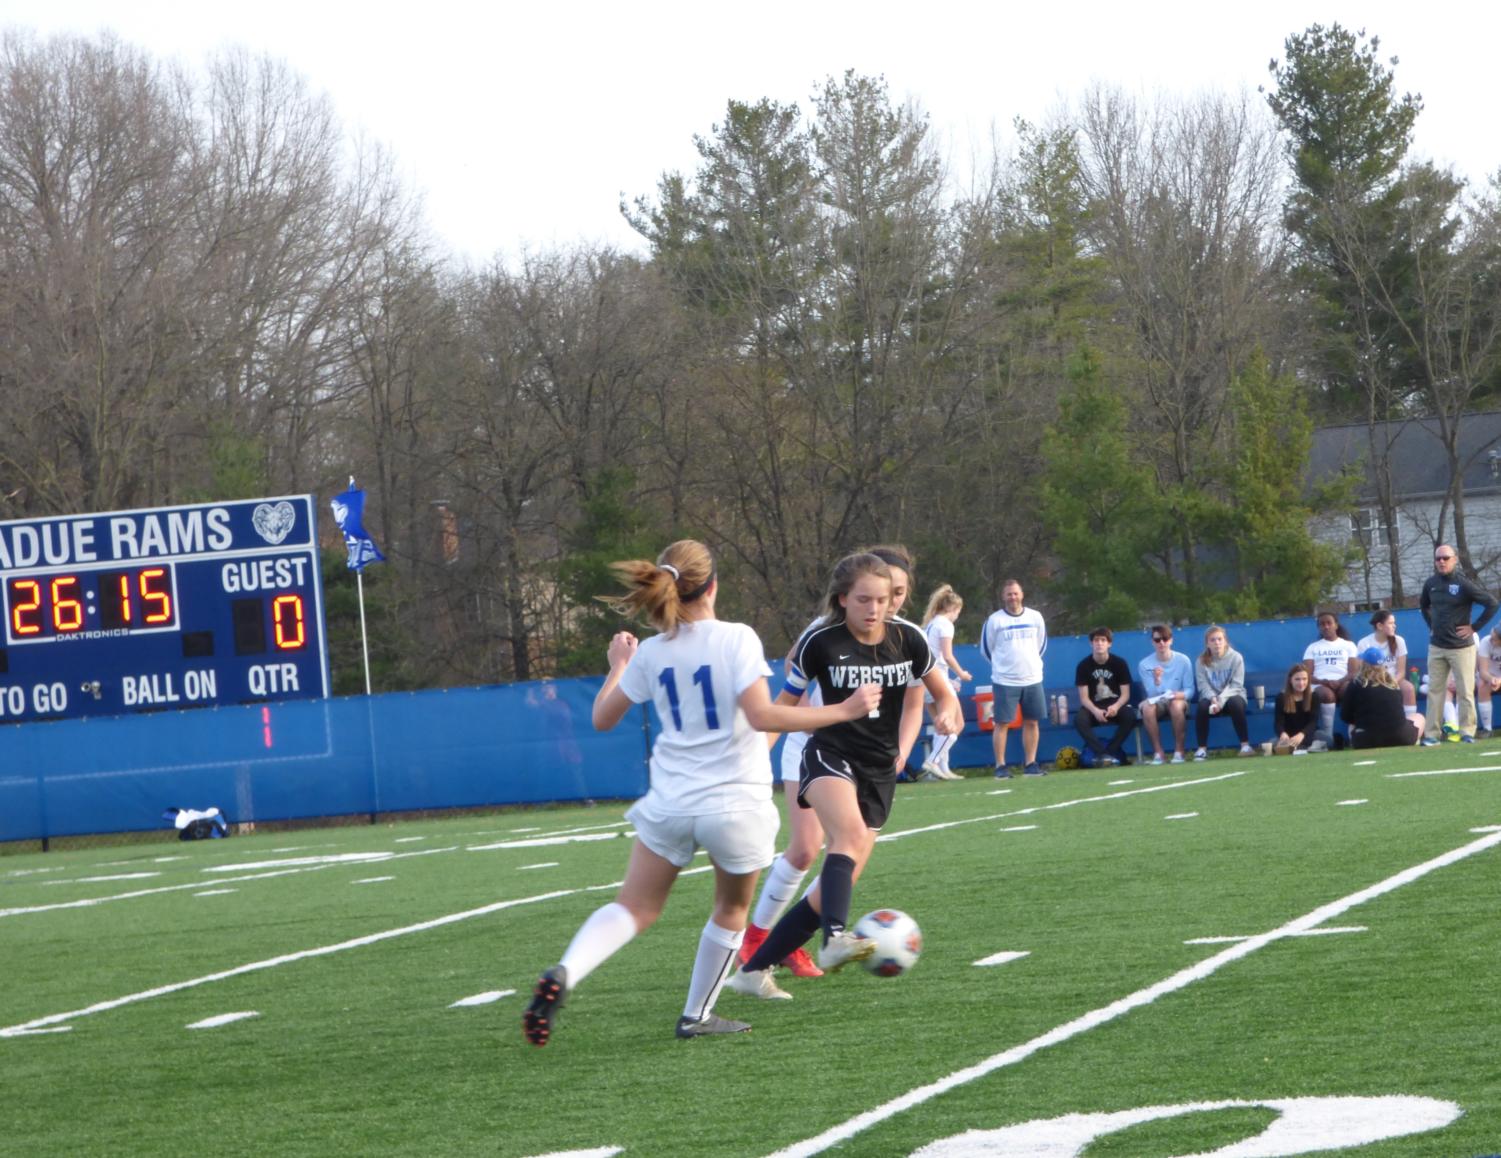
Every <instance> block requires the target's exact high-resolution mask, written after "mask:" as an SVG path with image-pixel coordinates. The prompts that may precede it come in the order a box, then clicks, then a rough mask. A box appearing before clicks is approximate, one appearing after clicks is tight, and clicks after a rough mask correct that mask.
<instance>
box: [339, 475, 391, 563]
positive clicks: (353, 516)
mask: <svg viewBox="0 0 1501 1158" xmlns="http://www.w3.org/2000/svg"><path fill="white" fill-rule="evenodd" d="M328 505H329V506H330V507H332V508H333V511H334V522H336V523H338V524H339V530H341V531H343V532H344V546H346V547H347V548H349V569H350V570H351V571H363V570H364V569H365V567H366V566H367V565H368V564H370V563H383V562H385V559H386V557H385V556H384V555H382V554H381V553H380V548H379V547H377V546H376V545H375V540H374V539H372V538H371V537H370V535H369V534H368V533H367V532H366V530H365V524H364V516H365V492H364V491H360V490H355V489H354V487H350V488H349V489H348V490H347V491H345V492H344V493H343V494H342V495H335V496H334V497H333V498H331V499H329V500H328Z"/></svg>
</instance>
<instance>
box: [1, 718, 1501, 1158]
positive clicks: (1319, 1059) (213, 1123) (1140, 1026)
mask: <svg viewBox="0 0 1501 1158" xmlns="http://www.w3.org/2000/svg"><path fill="white" fill-rule="evenodd" d="M1416 772H1433V773H1438V774H1433V775H1406V774H1407V773H1416ZM622 813H623V807H622V806H613V805H612V806H600V807H597V808H590V809H569V810H558V811H539V812H517V813H508V814H501V815H492V816H477V817H475V816H472V817H466V818H461V819H457V820H445V821H441V822H436V821H435V822H424V823H406V824H399V825H381V826H375V827H360V828H340V829H324V830H313V831H303V832H298V833H293V834H280V835H271V834H258V835H254V836H241V837H235V838H232V839H229V840H224V841H213V842H201V843H192V844H150V845H135V846H125V847H116V848H110V849H94V850H90V851H76V852H64V853H50V854H34V855H24V856H7V857H4V858H0V1074H3V1088H4V1095H3V1099H0V1152H3V1153H7V1154H9V1153H15V1154H31V1153H66V1154H100V1155H116V1154H151V1155H175V1154H195V1155H196V1154H202V1153H205V1152H209V1153H213V1152H225V1153H231V1154H264V1155H303V1154H305V1155H325V1154H422V1155H432V1154H486V1155H502V1156H517V1158H525V1156H533V1155H559V1154H570V1153H576V1154H591V1155H600V1156H602V1155H607V1154H614V1153H620V1154H624V1155H638V1156H647V1155H650V1156H673V1155H683V1156H687V1155H745V1156H766V1155H772V1154H778V1155H795V1154H796V1155H801V1154H818V1153H824V1152H834V1153H840V1154H857V1155H910V1154H917V1153H921V1154H923V1155H927V1156H930V1158H937V1156H942V1158H961V1156H963V1158H975V1156H981V1155H984V1156H991V1158H1000V1156H1003V1155H1009V1156H1020V1155H1032V1156H1041V1155H1046V1156H1048V1158H1063V1156H1066V1155H1081V1156H1086V1158H1103V1156H1106V1155H1109V1156H1124V1155H1130V1156H1132V1158H1170V1156H1175V1155H1189V1154H1207V1153H1213V1154H1217V1155H1225V1156H1230V1155H1241V1156H1251V1155H1262V1156H1275V1155H1297V1154H1316V1153H1327V1152H1330V1151H1334V1150H1338V1152H1339V1153H1340V1154H1343V1155H1361V1156H1365V1158H1375V1156H1377V1155H1381V1156H1391V1155H1421V1156H1425V1158H1426V1156H1430V1155H1431V1156H1439V1158H1477V1156H1480V1155H1492V1154H1496V1153H1498V1152H1501V1049H1498V1048H1497V1042H1496V1038H1497V1029H1496V1027H1497V1022H1498V1017H1497V1004H1498V994H1501V922H1498V908H1501V847H1498V845H1501V744H1481V745H1476V746H1473V747H1472V746H1470V745H1463V746H1460V745H1444V746H1443V747H1441V748H1438V749H1433V750H1426V751H1419V750H1408V751H1402V752H1392V751H1386V752H1375V753H1358V754H1329V755H1324V756H1310V757H1306V758H1300V759H1291V758H1259V757H1258V758H1251V759H1233V758H1219V759H1214V760H1211V761H1209V762H1208V763H1206V764H1201V765H1194V764H1188V765H1184V766H1182V767H1163V768H1149V767H1132V768H1122V769H1110V770H1094V771H1079V772H1069V773H1061V774H1054V775H1051V776H1048V777H1046V778H1044V779H1040V780H1025V781H1022V780H1013V781H1010V782H998V781H994V780H992V779H990V778H989V777H988V776H982V774H979V773H976V774H975V775H974V776H973V778H971V779H969V780H967V781H965V782H963V783H939V784H918V785H910V786H909V785H903V786H901V787H899V789H898V796H897V801H896V805H895V808H894V810H893V817H892V822H891V824H890V825H889V826H888V828H887V830H886V835H885V837H884V838H883V840H882V843H881V844H879V845H878V846H877V848H876V851H875V855H874V857H873V860H872V863H871V866H870V869H869V871H868V872H867V873H866V875H865V877H864V878H863V879H862V880H861V881H860V882H859V884H858V885H857V886H856V890H855V906H854V908H855V912H856V913H860V912H864V911H866V910H868V909H872V908H876V907H879V906H888V907H895V908H900V909H905V910H907V911H908V912H910V913H912V914H913V915H914V916H915V917H917V919H918V920H919V921H920V922H921V924H922V926H923V930H924V933H925V935H926V940H927V946H926V951H925V953H924V956H923V958H922V960H921V962H920V963H919V964H918V966H917V968H916V969H915V970H914V971H913V972H912V973H911V974H909V975H908V976H906V977H903V978H899V979H896V980H881V979H877V978H874V977H872V976H869V975H867V974H865V973H864V972H863V971H860V970H858V969H853V968H852V969H849V970H846V971H845V972H844V973H841V974H839V975H837V976H832V977H826V978H823V979H819V980H808V981H800V980H797V979H793V978H785V979H783V980H782V984H783V985H784V986H785V987H786V988H788V989H789V990H791V991H792V992H793V993H794V994H795V1000H793V1001H791V1002H758V1001H755V1000H753V999H751V998H746V997H743V996H741V995H739V994H736V993H733V992H730V991H726V992H725V994H724V995H723V996H722V997H721V999H720V1003H719V1012H721V1013H723V1014H725V1015H727V1016H730V1017H736V1018H741V1019H743V1020H748V1021H750V1022H752V1023H753V1024H754V1027H755V1028H754V1031H753V1032H752V1033H750V1034H747V1035H742V1036H738V1037H728V1038H716V1039H700V1040H695V1041H679V1040H676V1039H675V1038H674V1037H673V1034H672V1030H673V1026H674V1023H675V1022H676V1019H677V1017H678V1015H679V1013H680V1012H681V1008H682V1002H683V998H684V994H685V990H686V986H687V978H688V971H689V969H690V967H691V964H692V958H693V954H694V951H695V948H696V945H697V940H698V932H699V930H700V928H701V927H702V925H703V923H704V920H705V918H706V916H707V913H708V908H709V893H710V880H709V877H708V876H707V874H705V873H703V872H702V871H696V872H692V873H691V874H690V875H687V876H685V877H684V878H683V879H682V880H681V881H680V882H679V885H678V889H677V891H676V893H675V894H674V897H673V900H672V903H671V904H670V906H669V908H668V911H667V913H666V915H665V916H664V917H663V919H662V921H661V922H660V923H659V924H658V925H657V926H656V927H655V928H653V929H651V930H650V931H648V932H647V933H646V934H645V935H643V936H642V937H640V938H638V939H637V940H636V941H635V942H633V943H632V944H631V945H629V946H627V947H626V949H625V950H624V951H622V952H621V953H620V954H619V955H618V956H616V957H615V958H614V959H612V960H611V961H609V962H607V963H606V964H605V965H604V966H603V967H602V968H601V969H600V970H599V971H598V972H596V973H595V974H593V975H592V976H591V977H589V978H588V979H587V980H586V981H585V982H584V984H583V985H581V986H580V987H579V988H578V990H577V991H576V992H575V993H574V994H573V996H572V997H571V998H570V1000H569V1002H568V1004H567V1006H566V1007H565V1009H564V1010H563V1012H562V1015H561V1017H560V1019H559V1025H558V1028H557V1032H556V1034H555V1036H554V1038H553V1040H552V1042H551V1044H549V1045H548V1046H547V1047H546V1048H545V1049H540V1050H539V1049H536V1048H533V1047H531V1046H529V1045H527V1044H526V1043H525V1042H524V1041H523V1040H522V1038H521V1033H520V1029H519V1019H520V1014H521V1010H522V1007H523V1005H524V1003H525V1000H526V997H527V995H528V992H529V990H530V987H531V985H532V983H533V981H534V980H535V978H536V975H537V973H538V972H539V970H540V969H542V968H543V967H545V966H547V965H550V964H552V963H553V962H554V961H555V960H556V959H557V957H558V956H559V954H560V953H561V952H562V949H563V947H564V946H565V944H566V943H567V941H568V939H569V938H570V937H571V935H572V934H573V931H574V930H575V928H576V927H577V926H578V925H579V923H580V922H581V921H582V920H583V919H584V918H585V917H586V916H587V915H588V913H589V912H590V911H592V910H593V909H594V908H595V907H596V906H598V905H599V904H601V903H603V902H604V901H606V900H608V899H609V898H610V896H611V895H612V891H613V885H614V883H615V882H617V881H618V880H619V877H620V873H621V872H622V870H623V868H624V864H625V859H626V853H627V840H626V839H624V837H625V834H626V831H627V826H626V825H625V823H624V821H623V819H622ZM1205 938H1219V939H1221V940H1214V941H1211V942H1208V943H1194V942H1199V941H1200V940H1201V939H1205ZM1225 938H1239V939H1237V940H1224V939H1225ZM1247 938H1249V939H1247ZM1004 953H1022V954H1025V956H1020V957H1016V958H1014V959H1011V960H1008V961H1006V962H1005V963H1002V964H983V963H982V962H984V961H985V960H986V959H987V958H991V957H994V956H996V955H999V954H1004ZM497 993H498V994H500V996H498V997H495V996H494V995H495V994H497ZM466 999H475V1000H474V1002H473V1003H471V1004H462V1003H463V1002H464V1001H465V1000H466ZM456 1003H459V1004H456ZM231 1014H254V1016H248V1017H241V1018H239V1019H238V1020H232V1021H227V1022H224V1023H222V1024H218V1025H210V1026H203V1027H200V1028H193V1027H194V1026H195V1025H197V1024H198V1023H200V1022H204V1021H207V1020H210V1019H216V1018H222V1017H225V1016H227V1015H231ZM1192 1106H1203V1107H1208V1108H1201V1109H1197V1110H1195V1109H1185V1108H1184V1107H1192ZM1263 1131H1265V1133H1263ZM1258 1136H1259V1137H1258ZM1250 1139H1257V1140H1256V1141H1251V1140H1250ZM1278 1139H1281V1140H1280V1141H1279V1140H1278ZM1370 1139H1376V1140H1370Z"/></svg>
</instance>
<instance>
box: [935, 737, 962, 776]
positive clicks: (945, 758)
mask: <svg viewBox="0 0 1501 1158" xmlns="http://www.w3.org/2000/svg"><path fill="white" fill-rule="evenodd" d="M958 738H959V737H958V736H934V737H933V754H932V755H931V756H929V757H928V760H929V761H930V762H931V763H932V764H933V765H935V766H936V767H938V768H941V769H943V771H945V772H947V771H948V770H949V752H950V751H951V750H952V749H953V747H954V741H955V740H957V739H958Z"/></svg>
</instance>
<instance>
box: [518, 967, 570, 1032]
mask: <svg viewBox="0 0 1501 1158" xmlns="http://www.w3.org/2000/svg"><path fill="white" fill-rule="evenodd" d="M567 996H568V970H566V969H564V968H563V966H561V965H554V966H553V967H552V968H551V969H548V970H547V971H546V972H544V973H543V974H542V976H541V977H539V978H538V979H537V988H536V989H534V990H533V991H532V1000H531V1003H530V1004H529V1005H528V1006H527V1007H526V1012H525V1013H523V1014H522V1015H521V1032H522V1034H523V1035H524V1036H525V1037H526V1040H527V1041H529V1042H531V1043H532V1044H533V1045H546V1044H547V1043H548V1040H549V1039H550V1038H551V1037H552V1025H553V1022H554V1021H556V1020H557V1016H558V1010H559V1009H561V1008H562V1007H563V999H564V998H566V997H567Z"/></svg>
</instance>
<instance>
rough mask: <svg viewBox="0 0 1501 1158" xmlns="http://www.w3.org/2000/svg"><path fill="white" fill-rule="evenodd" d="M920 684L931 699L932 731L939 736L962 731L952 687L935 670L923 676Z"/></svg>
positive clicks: (962, 720) (959, 714)
mask: <svg viewBox="0 0 1501 1158" xmlns="http://www.w3.org/2000/svg"><path fill="white" fill-rule="evenodd" d="M922 682H923V686H924V687H926V688H927V689H928V694H929V695H930V696H932V697H933V730H934V731H935V732H937V733H938V734H939V735H940V736H957V735H958V734H959V733H960V732H962V731H964V713H963V711H962V710H961V709H960V707H959V697H958V696H956V695H955V694H954V688H953V685H952V684H950V683H949V681H948V680H947V679H945V678H944V677H943V676H942V675H941V674H940V673H939V672H938V671H937V670H936V669H935V670H933V671H930V672H928V673H927V675H925V676H923V677H922ZM903 714H904V715H905V714H906V713H903Z"/></svg>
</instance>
